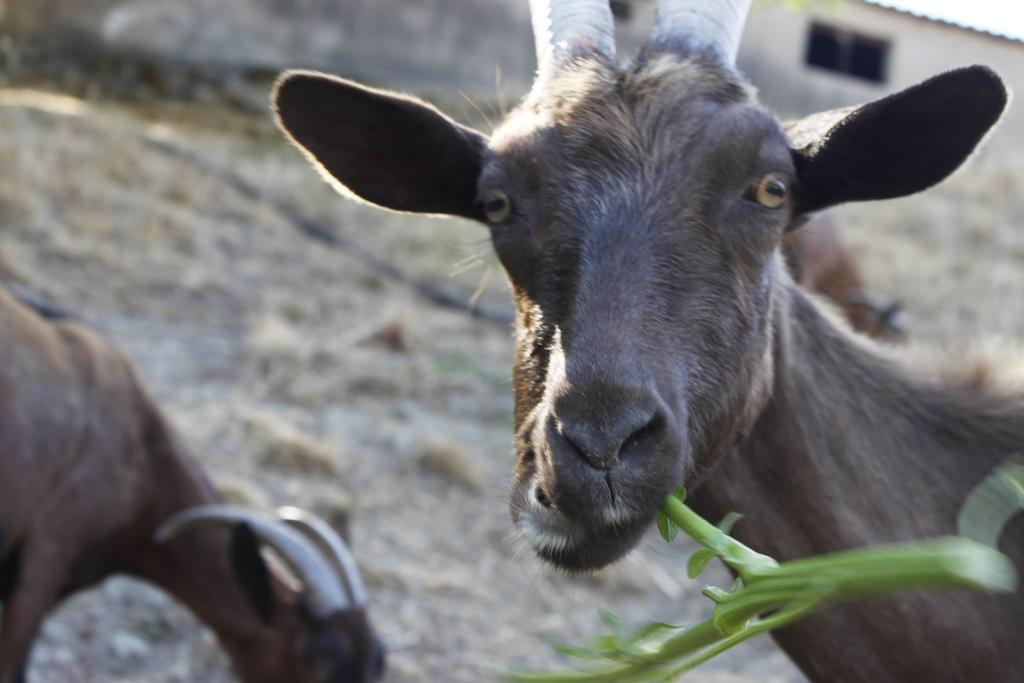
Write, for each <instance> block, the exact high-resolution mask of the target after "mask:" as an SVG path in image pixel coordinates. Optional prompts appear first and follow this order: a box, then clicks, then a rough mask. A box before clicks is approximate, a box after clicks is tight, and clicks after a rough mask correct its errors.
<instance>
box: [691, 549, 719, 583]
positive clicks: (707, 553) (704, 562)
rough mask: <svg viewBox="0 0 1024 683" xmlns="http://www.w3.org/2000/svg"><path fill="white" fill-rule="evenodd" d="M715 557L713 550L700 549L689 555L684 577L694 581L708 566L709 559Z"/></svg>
mask: <svg viewBox="0 0 1024 683" xmlns="http://www.w3.org/2000/svg"><path fill="white" fill-rule="evenodd" d="M716 556H717V555H716V554H715V551H714V550H711V549H710V548H701V549H700V550H698V551H697V552H695V553H694V554H693V555H690V560H689V562H687V563H686V575H687V576H688V577H690V578H691V579H696V578H697V577H698V576H700V573H701V572H702V571H704V568H705V567H707V566H708V562H710V561H711V558H713V557H716Z"/></svg>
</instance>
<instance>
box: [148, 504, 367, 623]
mask: <svg viewBox="0 0 1024 683" xmlns="http://www.w3.org/2000/svg"><path fill="white" fill-rule="evenodd" d="M204 522H220V523H222V524H247V525H249V528H250V529H252V531H253V533H255V534H256V536H257V538H259V539H260V540H261V541H263V542H264V543H266V544H267V545H268V546H270V547H271V548H273V549H274V550H276V551H277V553H278V555H280V557H281V559H282V560H284V562H285V564H287V565H288V568H289V569H291V571H292V572H294V573H295V575H296V576H297V577H298V578H299V579H300V580H301V581H302V583H303V586H304V588H305V594H306V600H307V602H308V604H309V609H310V611H312V613H313V614H314V615H315V616H317V617H327V616H329V615H330V614H333V613H335V612H337V611H339V610H346V609H349V608H350V607H351V603H350V601H349V599H348V596H347V595H346V593H345V589H344V587H343V586H342V583H341V581H340V579H339V578H338V576H337V574H336V573H335V571H334V568H333V567H332V566H331V563H330V562H329V561H328V559H327V558H326V557H325V556H324V555H323V554H322V553H321V552H320V551H319V550H318V549H317V547H316V546H315V545H314V544H313V543H312V541H310V540H309V539H308V538H306V536H304V535H303V534H301V533H299V532H298V531H296V530H295V529H293V528H291V527H290V526H288V525H287V524H284V523H282V522H281V521H279V520H276V519H273V518H270V517H267V516H265V515H262V514H259V513H257V512H253V511H252V510H247V509H245V508H240V507H236V506H234V505H200V506H198V507H193V508H188V509H185V510H182V511H181V512H179V513H177V514H175V515H173V516H172V517H171V518H170V519H168V520H167V521H165V522H164V523H163V524H161V525H160V528H159V529H157V532H156V536H155V539H156V542H157V543H164V542H166V541H168V540H170V539H171V538H173V537H174V536H177V535H178V534H179V533H181V532H182V531H185V530H186V529H189V528H191V527H194V526H196V525H198V524H201V523H204Z"/></svg>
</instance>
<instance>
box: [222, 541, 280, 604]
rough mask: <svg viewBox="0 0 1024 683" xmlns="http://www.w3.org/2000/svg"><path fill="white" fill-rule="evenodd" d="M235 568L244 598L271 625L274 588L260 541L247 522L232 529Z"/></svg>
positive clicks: (232, 564) (232, 556)
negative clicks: (261, 550)
mask: <svg viewBox="0 0 1024 683" xmlns="http://www.w3.org/2000/svg"><path fill="white" fill-rule="evenodd" d="M231 568H232V569H233V570H234V572H235V579H237V581H238V587H239V589H240V590H241V591H242V595H244V596H245V597H246V599H248V600H249V604H250V605H252V607H253V609H254V610H256V614H258V615H259V617H260V619H262V620H263V622H264V623H269V622H270V620H271V619H272V618H273V616H274V584H273V581H272V580H271V578H270V569H269V568H268V567H267V563H266V561H265V560H264V559H263V554H262V553H261V552H260V541H259V539H258V538H257V537H256V534H255V533H253V530H252V529H251V528H250V527H249V525H248V524H246V523H244V522H242V523H240V524H235V525H234V526H233V527H232V528H231Z"/></svg>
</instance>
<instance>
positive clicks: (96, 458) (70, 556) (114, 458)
mask: <svg viewBox="0 0 1024 683" xmlns="http://www.w3.org/2000/svg"><path fill="white" fill-rule="evenodd" d="M0 353H2V356H3V362H2V363H0V434H3V440H2V442H0V530H2V533H0V600H2V602H3V606H4V609H3V621H2V624H0V636H2V637H0V683H14V682H15V681H20V680H21V679H19V676H24V669H25V667H26V665H27V661H28V656H29V651H30V648H31V644H32V641H33V640H34V638H35V635H36V633H37V631H38V628H39V626H40V624H41V622H42V620H43V618H44V617H45V615H46V614H47V613H48V612H49V611H50V610H51V609H52V608H53V607H54V606H55V605H56V604H58V603H59V602H60V601H61V600H62V599H63V598H64V597H66V596H68V595H69V594H71V593H73V592H75V591H77V590H79V589H82V588H85V587H87V586H90V585H93V584H95V583H97V582H98V581H100V580H102V579H104V578H106V577H107V576H110V575H111V574H115V573H125V574H130V575H133V576H137V577H140V578H142V579H146V580H148V581H151V582H153V583H155V584H156V585H158V586H161V587H162V588H164V589H166V590H167V591H168V592H169V593H170V594H171V595H173V596H174V597H176V598H178V599H179V600H181V601H182V602H183V603H184V604H186V605H187V606H189V607H190V608H191V609H192V610H193V611H194V612H195V613H196V614H197V615H198V616H199V617H200V618H201V619H202V620H203V621H205V622H206V623H207V624H208V625H210V626H211V627H212V628H213V629H214V630H215V631H216V632H217V634H218V636H219V637H220V640H221V643H222V644H223V645H224V647H225V649H226V650H227V652H228V654H229V655H230V656H231V658H232V660H233V661H234V664H235V667H236V669H237V671H238V672H239V674H240V675H241V677H242V679H243V680H245V681H247V682H252V683H257V682H259V683H280V682H281V681H285V680H287V681H306V680H311V679H310V678H309V676H310V675H311V674H310V673H309V672H308V669H309V667H308V666H306V665H305V664H304V658H305V657H306V656H307V654H308V652H307V650H308V648H309V647H311V646H312V645H311V643H312V641H314V640H317V639H318V638H319V639H320V640H323V638H324V636H325V633H327V634H329V633H331V632H336V633H341V634H342V635H343V636H344V637H345V639H346V641H348V643H349V646H350V649H351V650H353V652H350V653H349V656H347V657H346V662H345V667H347V669H348V670H349V671H354V672H355V673H354V674H352V675H351V677H349V678H343V679H337V680H345V681H348V680H352V681H364V680H366V681H369V680H372V678H371V677H375V676H377V675H379V670H377V671H375V672H374V671H373V668H374V664H373V660H374V659H377V660H380V655H379V646H378V645H377V643H376V641H375V639H374V638H373V636H372V632H371V631H370V628H369V625H368V622H367V620H366V615H365V613H364V612H363V611H362V609H361V608H359V609H354V610H352V611H351V612H347V613H344V614H339V615H337V616H336V617H335V618H333V623H331V622H332V620H331V619H326V620H324V621H323V623H321V624H319V625H316V626H314V625H312V624H311V623H310V622H309V619H308V618H307V617H306V616H304V615H305V612H304V610H305V607H304V606H303V605H302V603H301V601H300V600H299V599H298V597H297V596H295V595H293V594H292V593H291V592H290V591H288V590H286V589H285V588H284V586H283V585H282V584H280V583H279V582H276V581H274V582H273V583H264V584H262V585H256V586H253V585H251V584H246V583H245V582H244V581H240V579H239V565H240V563H246V566H248V567H249V568H255V571H256V574H257V575H260V572H261V571H262V572H263V574H262V576H264V578H266V572H265V569H266V568H265V567H263V565H262V559H261V558H260V556H259V550H258V547H257V546H256V545H255V544H254V543H250V544H248V545H247V544H246V543H245V539H246V538H251V535H246V534H241V535H239V534H238V533H236V532H237V531H238V529H236V532H232V531H231V530H229V529H228V528H224V527H220V526H206V527H204V528H200V529H196V530H193V531H190V532H189V533H188V534H182V535H180V536H178V537H176V538H174V539H172V540H170V541H167V542H166V543H158V542H157V541H156V540H155V539H154V535H155V533H156V531H157V529H158V527H159V526H160V525H161V523H162V522H164V521H165V520H167V519H168V518H169V517H172V516H173V515H175V513H179V512H181V511H183V510H189V509H192V508H195V507H196V506H206V505H210V504H214V503H217V502H218V501H219V495H218V493H217V492H216V490H215V489H214V488H213V486H212V485H211V484H210V482H209V481H208V480H207V479H206V477H205V476H204V474H203V472H202V471H201V470H200V468H199V467H198V465H197V464H196V463H195V461H194V460H193V459H192V458H191V457H190V456H189V455H188V453H187V452H186V449H185V447H184V446H183V444H181V443H180V442H179V440H178V438H177V437H176V435H175V434H174V432H173V430H172V429H171V428H170V426H169V425H168V423H167V421H166V419H165V418H164V416H163V415H162V413H161V411H160V410H159V409H158V407H157V406H156V404H155V403H154V401H153V400H152V398H151V397H150V396H149V394H148V393H147V391H146V390H145V388H144V387H143V386H142V384H141V382H140V381H139V378H138V377H137V375H136V373H135V371H134V369H133V367H132V366H131V364H130V363H129V362H128V361H127V360H126V359H125V358H124V356H123V355H122V354H121V353H120V352H118V351H117V350H116V349H115V348H114V347H113V346H112V345H110V344H109V343H107V342H106V341H105V340H103V339H102V338H101V337H100V336H99V335H97V334H96V333H94V332H92V331H91V330H89V329H86V328H85V327H83V326H81V325H79V324H77V323H74V322H71V321H68V320H62V319H57V320H46V319H44V318H43V317H41V316H40V315H37V313H36V312H35V311H33V310H30V309H29V308H27V307H26V306H24V305H22V304H21V303H19V302H18V301H16V300H15V299H14V298H13V297H11V296H10V295H9V294H8V293H7V292H6V291H4V290H2V289H0ZM229 549H230V550H229ZM261 567H262V569H260V568H261ZM248 573H249V574H251V573H252V572H251V571H250V572H248ZM243 574H245V572H243ZM254 592H256V593H259V594H260V597H259V598H257V599H255V600H254V598H253V594H254ZM254 601H255V602H259V603H262V604H265V605H268V606H270V607H273V606H274V604H276V606H277V608H276V610H271V609H270V608H269V607H268V609H267V610H266V612H265V614H264V615H263V616H264V617H265V618H263V619H261V618H260V617H259V616H258V614H257V611H255V610H254V609H253V603H254ZM325 629H328V630H327V631H325ZM322 631H323V632H322ZM322 663H323V662H321V664H322ZM378 668H379V667H378ZM318 680H323V679H318ZM330 680H336V679H330Z"/></svg>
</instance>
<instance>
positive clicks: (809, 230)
mask: <svg viewBox="0 0 1024 683" xmlns="http://www.w3.org/2000/svg"><path fill="white" fill-rule="evenodd" d="M782 254H783V256H784V257H785V259H786V265H787V266H789V269H790V272H792V274H793V279H794V280H796V283H797V284H798V285H800V286H801V287H803V288H804V289H806V290H808V291H810V292H815V293H816V294H821V295H823V296H826V297H828V298H829V299H831V300H832V301H833V302H834V303H835V304H836V305H837V306H839V308H840V310H842V312H843V315H845V316H846V319H847V321H849V323H850V325H852V326H853V329H855V330H857V331H858V332H863V333H864V334H866V335H868V336H869V337H874V338H875V339H886V340H899V339H903V338H904V337H905V335H906V330H905V328H904V322H903V310H902V309H901V308H900V305H899V304H898V303H895V302H893V301H891V300H889V299H887V298H886V297H884V296H882V295H881V294H879V293H878V292H875V291H873V290H870V289H867V288H866V287H865V285H864V277H863V276H862V275H861V272H860V268H858V267H857V264H856V263H855V262H854V260H853V255H852V254H850V252H849V251H848V250H847V248H846V247H845V246H844V245H843V242H842V239H841V238H840V236H839V231H838V230H837V229H836V225H835V222H834V221H833V220H832V219H831V218H830V217H829V216H827V215H818V216H814V217H813V218H811V219H810V220H808V221H807V222H806V223H804V224H803V225H801V226H800V227H799V228H797V229H795V230H793V231H792V232H790V233H787V234H786V235H785V237H783V238H782Z"/></svg>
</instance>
